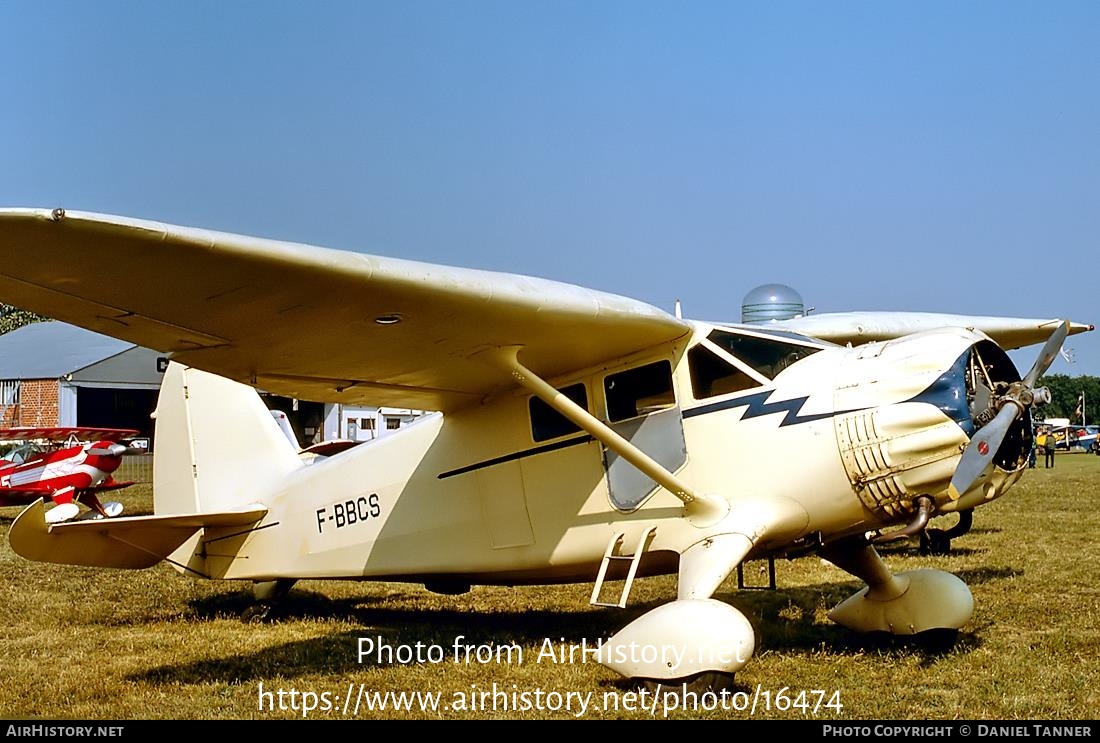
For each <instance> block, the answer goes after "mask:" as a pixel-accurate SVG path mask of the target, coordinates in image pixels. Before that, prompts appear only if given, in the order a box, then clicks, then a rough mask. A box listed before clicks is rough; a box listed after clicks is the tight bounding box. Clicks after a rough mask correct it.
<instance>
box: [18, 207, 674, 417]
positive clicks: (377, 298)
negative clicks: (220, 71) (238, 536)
mask: <svg viewBox="0 0 1100 743" xmlns="http://www.w3.org/2000/svg"><path fill="white" fill-rule="evenodd" d="M0 254H2V255H3V256H4V258H3V261H0V301H3V302H6V303H9V304H13V305H15V306H18V307H22V308H24V309H28V310H32V311H35V312H39V313H42V314H44V315H47V316H49V317H52V318H55V319H58V320H63V321H66V322H69V323H72V324H74V325H79V326H82V327H85V328H88V329H90V330H94V331H97V332H100V333H103V334H106V335H110V336H113V337H116V338H121V339H124V340H127V341H130V342H133V343H137V344H139V345H142V346H146V347H148V348H152V349H156V350H159V351H162V352H164V353H166V354H170V355H171V357H172V358H173V359H174V360H176V361H179V362H181V363H184V364H187V365H190V366H194V367H196V368H199V369H204V370H207V371H210V372H213V373H215V374H219V375H221V376H225V377H228V378H230V379H234V380H237V381H242V382H247V383H250V384H253V385H255V386H258V387H261V388H263V389H265V390H267V391H269V392H274V393H278V394H282V395H287V396H291V397H297V398H302V399H312V400H326V401H336V402H348V403H370V404H375V405H395V406H401V407H412V408H420V409H430V410H448V409H454V408H456V407H461V406H464V405H467V404H470V403H473V402H476V401H478V400H480V399H481V398H483V397H484V396H485V395H487V394H489V393H491V392H492V391H493V390H494V389H496V388H498V387H501V386H503V385H505V384H506V383H507V381H508V380H507V379H506V378H505V377H504V376H503V374H502V373H500V372H496V371H494V370H492V369H491V367H489V366H487V365H485V364H483V363H482V362H480V361H478V360H477V359H475V358H472V357H473V356H474V355H475V354H477V353H478V352H479V351H482V350H485V349H488V348H491V347H495V346H511V345H519V346H522V347H523V350H522V352H521V357H522V358H523V361H524V363H525V364H526V365H527V367H528V368H530V369H532V370H533V371H536V372H537V373H539V374H541V375H542V376H544V377H553V376H555V375H556V374H560V373H565V372H567V371H570V370H572V369H575V368H581V367H586V366H590V365H593V364H597V363H600V362H602V361H604V360H608V359H613V358H617V357H621V356H623V355H625V354H629V353H632V352H635V351H638V350H641V349H645V348H648V347H651V346H654V345H657V344H660V343H664V342H667V341H670V340H673V339H675V338H678V337H680V336H683V335H685V334H687V333H688V332H690V325H689V324H688V323H686V322H684V321H682V320H679V319H677V318H675V317H673V316H672V315H670V314H668V313H666V312H664V311H662V310H660V309H657V308H656V307H653V306H651V305H648V304H645V303H642V302H638V301H635V300H632V299H628V298H625V297H620V296H616V295H612V294H605V293H601V292H596V291H592V290H588V289H584V288H581V287H577V286H572V285H568V284H562V283H558V282H554V281H548V280H544V279H537V278H531V277H526V276H518V275H513V274H504V273H494V272H489V271H477V270H471V269H464V268H452V267H446V266H438V265H431V264H425V263H417V262H413V261H406V260H400V259H394V258H383V257H376V256H371V255H365V254H362V253H353V252H345V251H338V250H330V249H326V248H317V247H311V246H306V245H300V244H294V243H287V242H279V241H275V240H267V239H262V238H255V237H245V236H241V235H232V234H227V233H219V232H211V231H206V230H200V229H192V228H187V227H178V226H172V225H166V224H160V223H155V222H147V221H140V220H133V219H127V218H123V217H114V216H107V215H100V214H91V213H82V212H66V211H63V210H60V209H56V210H48V209H0Z"/></svg>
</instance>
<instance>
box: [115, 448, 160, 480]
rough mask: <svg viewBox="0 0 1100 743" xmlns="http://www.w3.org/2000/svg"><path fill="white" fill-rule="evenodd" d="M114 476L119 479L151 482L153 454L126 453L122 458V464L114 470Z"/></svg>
mask: <svg viewBox="0 0 1100 743" xmlns="http://www.w3.org/2000/svg"><path fill="white" fill-rule="evenodd" d="M114 478H115V479H116V480H120V481H121V480H131V481H133V482H148V483H151V482H153V455H152V454H127V455H126V456H124V457H123V458H122V464H120V465H119V467H118V469H117V470H115V472H114Z"/></svg>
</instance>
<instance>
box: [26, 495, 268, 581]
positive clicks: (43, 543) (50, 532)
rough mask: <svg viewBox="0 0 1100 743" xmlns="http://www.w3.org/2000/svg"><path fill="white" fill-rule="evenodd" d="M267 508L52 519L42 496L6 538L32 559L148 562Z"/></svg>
mask: <svg viewBox="0 0 1100 743" xmlns="http://www.w3.org/2000/svg"><path fill="white" fill-rule="evenodd" d="M266 513H267V509H266V508H264V507H263V506H259V505H255V506H252V507H249V508H248V510H241V511H225V512H221V513H193V514H184V515H180V516H131V517H127V518H115V519H99V520H95V521H76V522H69V523H64V524H48V523H46V514H45V508H44V506H43V503H42V500H41V499H39V500H37V501H35V502H34V503H32V504H31V505H29V506H27V507H26V508H25V509H24V510H23V512H22V513H21V514H19V516H18V517H17V518H16V519H15V521H14V522H13V523H12V525H11V530H10V531H9V532H8V541H9V542H10V543H11V546H12V549H13V550H15V553H16V554H18V555H20V556H21V557H25V558H27V559H28V560H37V561H39V562H55V563H59V564H62V565H84V566H87V567H98V568H148V567H152V566H153V565H156V564H157V563H158V562H160V561H161V560H163V559H164V558H165V557H167V556H168V555H170V554H171V553H172V551H173V550H175V549H176V548H177V547H179V546H180V545H181V544H183V543H184V542H185V541H187V539H188V538H190V537H191V535H193V534H194V533H195V532H197V531H198V530H199V529H203V528H206V527H226V526H240V527H248V526H251V525H253V524H255V523H256V522H258V521H259V520H260V519H262V518H263V517H264V515H265V514H266Z"/></svg>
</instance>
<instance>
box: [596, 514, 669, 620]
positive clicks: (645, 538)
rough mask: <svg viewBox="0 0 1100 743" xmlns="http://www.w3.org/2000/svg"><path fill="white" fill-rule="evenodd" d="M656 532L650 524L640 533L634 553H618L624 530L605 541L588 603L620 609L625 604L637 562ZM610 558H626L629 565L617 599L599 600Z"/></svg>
mask: <svg viewBox="0 0 1100 743" xmlns="http://www.w3.org/2000/svg"><path fill="white" fill-rule="evenodd" d="M656 533H657V527H656V526H651V527H649V528H648V529H646V530H645V532H643V533H642V536H641V539H639V540H638V546H637V547H635V548H634V554H632V555H623V554H620V553H619V550H620V548H621V547H622V545H623V539H624V538H625V537H626V534H625V533H624V532H621V531H620V532H618V533H617V534H615V535H614V536H613V537H611V541H609V542H608V543H607V549H605V550H604V553H603V562H602V563H600V572H599V574H597V575H596V584H595V585H594V586H592V597H591V598H590V599H589V600H588V603H590V604H592V605H593V606H616V607H618V608H620V609H622V608H623V607H625V606H626V599H627V597H628V596H630V588H631V586H633V585H634V576H635V575H636V574H637V572H638V563H640V562H641V561H642V554H643V553H644V552H645V551H646V549H647V548H648V547H649V543H650V542H651V541H652V540H653V535H654V534H656ZM612 560H626V561H629V562H630V567H629V568H628V569H627V571H626V580H624V581H623V590H622V593H621V594H620V595H619V600H618V601H601V600H600V596H601V594H602V593H603V584H604V580H605V579H606V578H607V568H608V567H609V566H610V565H611V561H612Z"/></svg>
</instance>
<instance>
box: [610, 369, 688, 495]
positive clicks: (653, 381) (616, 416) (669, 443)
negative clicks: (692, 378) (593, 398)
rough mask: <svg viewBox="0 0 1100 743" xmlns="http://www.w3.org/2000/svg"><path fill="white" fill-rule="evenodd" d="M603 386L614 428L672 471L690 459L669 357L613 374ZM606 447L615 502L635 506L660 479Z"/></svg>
mask: <svg viewBox="0 0 1100 743" xmlns="http://www.w3.org/2000/svg"><path fill="white" fill-rule="evenodd" d="M603 387H604V401H605V403H606V405H607V419H608V421H609V423H610V425H611V428H612V429H614V430H615V432H616V433H618V434H619V435H620V436H622V437H623V438H625V439H626V440H627V441H629V442H630V443H632V444H633V445H634V446H636V447H638V448H639V449H640V450H642V451H643V452H645V453H646V454H647V455H648V456H650V457H651V458H652V459H653V460H654V461H656V462H657V463H658V464H660V465H661V466H662V467H664V468H665V469H667V470H668V471H669V472H676V470H678V469H680V468H681V467H682V466H683V465H684V463H685V462H687V444H686V443H685V441H684V424H683V416H682V415H681V413H680V407H679V406H678V405H677V404H676V394H675V392H674V391H673V384H672V365H671V364H670V363H669V362H668V361H658V362H655V363H652V364H646V365H644V366H639V367H635V368H633V369H627V370H626V371H622V372H617V373H615V374H609V375H608V376H607V377H605V378H604V384H603ZM603 451H604V467H605V469H606V471H607V487H608V495H609V498H610V500H611V505H612V506H614V507H615V508H616V509H617V510H620V511H633V510H635V509H636V508H638V506H640V505H641V504H642V503H643V502H644V501H645V500H646V499H647V498H648V497H649V496H650V495H651V494H652V493H653V491H654V490H656V489H657V483H656V482H654V481H653V480H652V479H650V478H649V477H648V476H647V475H645V474H643V473H642V472H641V471H640V470H638V468H637V467H635V466H634V465H632V464H630V463H629V462H628V461H626V460H625V459H623V458H622V457H620V456H619V455H618V454H616V453H615V452H613V451H611V450H609V449H607V448H606V447H604V450H603Z"/></svg>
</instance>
